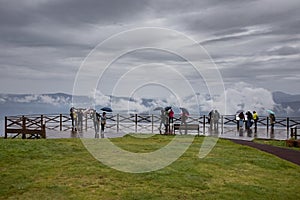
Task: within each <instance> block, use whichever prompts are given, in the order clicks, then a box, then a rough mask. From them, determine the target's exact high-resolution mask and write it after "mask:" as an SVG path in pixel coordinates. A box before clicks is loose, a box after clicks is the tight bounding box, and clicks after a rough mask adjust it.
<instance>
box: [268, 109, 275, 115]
mask: <svg viewBox="0 0 300 200" xmlns="http://www.w3.org/2000/svg"><path fill="white" fill-rule="evenodd" d="M267 112H268V113H270V114H272V115H275V112H274V111H272V110H267Z"/></svg>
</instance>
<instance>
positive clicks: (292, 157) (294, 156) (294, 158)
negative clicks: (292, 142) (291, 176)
mask: <svg viewBox="0 0 300 200" xmlns="http://www.w3.org/2000/svg"><path fill="white" fill-rule="evenodd" d="M230 140H231V141H233V142H235V143H237V144H241V145H247V146H250V147H253V148H256V149H259V150H261V151H265V152H267V153H270V154H273V155H275V156H278V157H279V158H282V159H284V160H287V161H290V162H292V163H295V164H297V165H299V166H300V151H296V150H293V149H287V148H281V147H275V146H272V145H267V144H259V143H255V142H252V141H245V140H234V139H230Z"/></svg>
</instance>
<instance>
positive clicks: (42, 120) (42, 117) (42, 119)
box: [41, 115, 44, 130]
mask: <svg viewBox="0 0 300 200" xmlns="http://www.w3.org/2000/svg"><path fill="white" fill-rule="evenodd" d="M43 122H44V116H43V115H41V130H42V127H43V125H44V123H43Z"/></svg>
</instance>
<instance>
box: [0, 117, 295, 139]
mask: <svg viewBox="0 0 300 200" xmlns="http://www.w3.org/2000/svg"><path fill="white" fill-rule="evenodd" d="M180 121H181V119H180V116H179V115H175V117H174V123H180ZM159 123H160V116H158V115H138V114H110V113H108V114H107V125H106V128H107V129H114V130H115V131H116V132H119V131H120V130H126V131H128V132H139V131H144V132H151V133H154V132H157V128H158V126H159ZM187 124H199V134H205V133H206V132H207V131H208V129H209V127H210V124H208V116H206V115H203V116H194V115H190V116H189V117H188V119H187ZM257 124H258V127H259V128H265V129H266V132H268V131H269V126H270V124H269V118H268V117H266V116H260V118H259V121H258V123H257ZM299 125H300V117H287V118H281V117H277V118H276V123H275V128H276V129H283V130H285V131H286V134H287V138H288V137H289V133H290V128H291V127H293V126H299ZM218 127H219V130H220V133H221V134H224V133H226V132H228V130H236V129H235V128H236V127H237V121H236V116H235V115H223V116H221V118H220V120H219V123H218ZM93 128H94V126H93V121H92V119H91V118H90V115H88V114H85V115H83V120H82V123H81V127H80V128H79V130H85V131H87V130H89V129H93ZM225 129H226V130H225ZM46 130H55V131H68V130H72V123H71V118H70V115H69V114H47V115H24V116H6V117H5V138H7V136H8V134H22V135H24V134H38V135H40V136H41V137H46Z"/></svg>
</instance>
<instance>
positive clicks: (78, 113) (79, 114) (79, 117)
mask: <svg viewBox="0 0 300 200" xmlns="http://www.w3.org/2000/svg"><path fill="white" fill-rule="evenodd" d="M88 114H89V115H90V118H91V119H92V120H93V124H94V129H95V138H98V137H99V131H100V128H101V137H102V138H103V137H104V129H105V125H106V112H103V113H102V115H100V114H99V113H98V112H97V111H96V110H94V109H89V110H85V111H84V110H83V109H76V108H74V107H72V108H71V109H70V117H71V121H72V131H77V130H78V131H82V127H83V116H84V115H86V116H87V115H88ZM100 125H101V127H100Z"/></svg>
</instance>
